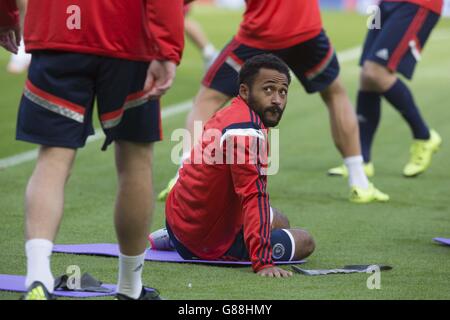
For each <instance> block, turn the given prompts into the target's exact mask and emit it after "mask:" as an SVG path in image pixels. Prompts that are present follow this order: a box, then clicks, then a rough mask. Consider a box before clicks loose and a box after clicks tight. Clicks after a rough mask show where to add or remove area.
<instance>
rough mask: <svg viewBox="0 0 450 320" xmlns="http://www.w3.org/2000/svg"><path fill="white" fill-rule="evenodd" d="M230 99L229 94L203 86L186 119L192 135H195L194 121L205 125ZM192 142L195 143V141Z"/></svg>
mask: <svg viewBox="0 0 450 320" xmlns="http://www.w3.org/2000/svg"><path fill="white" fill-rule="evenodd" d="M228 100H230V97H229V96H227V95H225V94H223V93H221V92H219V91H217V90H214V89H210V88H206V87H204V86H201V87H200V90H199V92H198V94H197V96H196V97H195V100H194V105H193V107H192V110H191V111H190V113H189V115H188V117H187V119H186V128H187V129H188V130H189V132H190V133H191V137H193V136H194V122H195V121H201V122H202V124H203V125H204V124H205V122H206V121H208V120H209V119H210V118H211V117H212V116H213V115H214V113H216V111H217V110H219V109H220V108H221V107H222V106H223V105H224V104H225V103H226V102H227V101H228ZM191 142H192V143H194V142H195V141H191ZM191 145H193V144H191Z"/></svg>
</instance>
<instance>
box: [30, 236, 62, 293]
mask: <svg viewBox="0 0 450 320" xmlns="http://www.w3.org/2000/svg"><path fill="white" fill-rule="evenodd" d="M52 249H53V243H52V242H51V241H50V240H46V239H31V240H28V241H27V242H26V243H25V252H26V255H27V277H26V279H25V287H26V288H28V287H29V286H30V285H31V284H32V283H33V282H35V281H39V282H42V283H43V284H44V286H45V287H46V288H47V290H48V291H49V292H50V293H53V290H54V285H55V279H54V278H53V275H52V271H51V270H50V255H51V254H52Z"/></svg>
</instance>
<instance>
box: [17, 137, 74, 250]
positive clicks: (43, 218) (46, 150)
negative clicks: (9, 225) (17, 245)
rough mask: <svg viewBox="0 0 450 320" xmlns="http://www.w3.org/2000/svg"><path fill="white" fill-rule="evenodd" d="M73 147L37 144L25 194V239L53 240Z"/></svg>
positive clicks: (60, 213) (59, 218)
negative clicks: (35, 155)
mask: <svg viewBox="0 0 450 320" xmlns="http://www.w3.org/2000/svg"><path fill="white" fill-rule="evenodd" d="M75 154H76V150H74V149H65V148H56V147H45V146H41V148H40V150H39V156H38V159H37V163H36V167H35V169H34V172H33V174H32V176H31V178H30V180H29V182H28V186H27V190H26V195H25V212H26V223H25V234H26V239H27V240H30V239H36V238H39V239H47V240H50V241H52V242H53V241H54V239H55V237H56V234H57V232H58V228H59V225H60V222H61V219H62V215H63V207H64V188H65V185H66V182H67V180H68V178H69V175H70V170H71V168H72V165H73V160H74V159H75Z"/></svg>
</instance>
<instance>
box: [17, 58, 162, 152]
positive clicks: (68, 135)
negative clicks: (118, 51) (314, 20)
mask: <svg viewBox="0 0 450 320" xmlns="http://www.w3.org/2000/svg"><path fill="white" fill-rule="evenodd" d="M148 66H149V63H148V62H137V61H129V60H124V59H117V58H108V57H101V56H96V55H89V54H80V53H68V52H58V51H36V52H33V54H32V60H31V65H30V69H29V75H28V80H27V82H26V85H25V89H24V94H23V97H22V100H21V102H20V108H19V115H18V121H17V133H16V138H17V139H18V140H23V141H27V142H32V143H37V144H41V145H47V146H55V147H66V148H74V149H76V148H80V147H83V146H84V145H85V143H86V139H87V138H88V136H89V135H92V134H94V129H93V126H92V115H93V109H94V108H93V107H94V101H95V100H97V105H98V117H99V119H100V123H101V126H102V129H103V131H104V132H105V135H106V139H107V143H106V145H107V144H109V143H110V142H112V141H114V140H127V141H132V142H143V143H145V142H154V141H159V140H161V138H162V133H161V115H160V106H159V101H149V100H148V99H143V98H142V96H143V95H144V93H143V91H142V90H143V88H144V83H145V80H146V76H147V69H148Z"/></svg>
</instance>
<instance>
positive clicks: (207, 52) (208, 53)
mask: <svg viewBox="0 0 450 320" xmlns="http://www.w3.org/2000/svg"><path fill="white" fill-rule="evenodd" d="M202 54H203V58H205V59H211V58H212V57H214V55H215V54H216V48H215V47H214V46H213V45H212V44H211V43H209V44H207V45H206V46H205V47H204V48H203V52H202Z"/></svg>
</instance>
